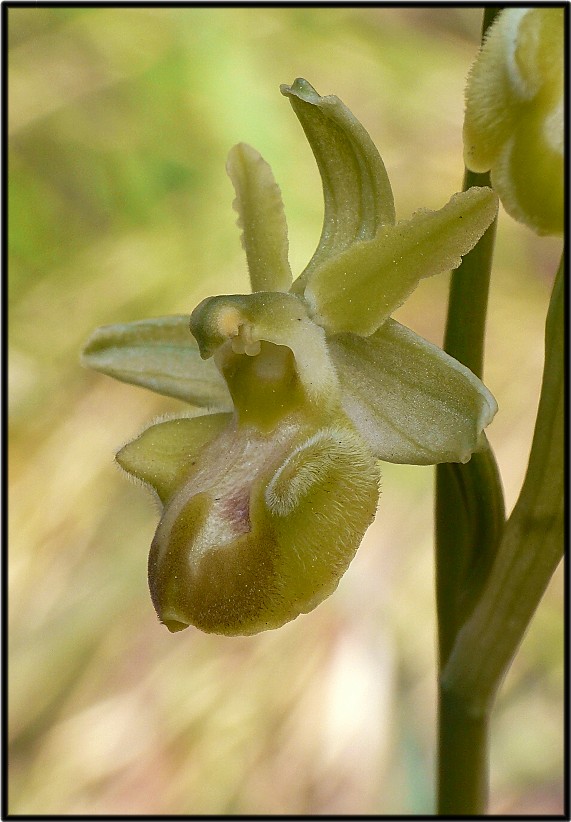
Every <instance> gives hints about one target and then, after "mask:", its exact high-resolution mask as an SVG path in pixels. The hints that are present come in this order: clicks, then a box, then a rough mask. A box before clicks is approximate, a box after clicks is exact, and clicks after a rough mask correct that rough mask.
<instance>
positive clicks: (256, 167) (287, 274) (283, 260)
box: [226, 143, 292, 291]
mask: <svg viewBox="0 0 571 822" xmlns="http://www.w3.org/2000/svg"><path fill="white" fill-rule="evenodd" d="M226 169H227V171H228V175H229V177H230V179H231V180H232V184H233V186H234V189H235V191H236V199H235V200H234V208H235V210H236V211H237V213H238V226H239V227H240V228H241V229H242V246H243V248H244V250H245V252H246V258H247V261H248V270H249V272H250V283H251V286H252V291H288V290H289V288H290V286H291V281H292V276H291V269H290V266H289V262H288V240H287V223H286V218H285V214H284V207H283V202H282V197H281V193H280V189H279V187H278V185H277V183H276V181H275V180H274V176H273V174H272V170H271V168H270V166H269V165H268V163H266V161H265V160H264V159H263V158H262V156H261V155H260V154H258V152H257V151H256V150H255V149H253V148H252V147H251V146H249V145H247V144H246V143H238V145H236V146H234V148H233V149H232V150H231V151H230V154H229V155H228V162H227V164H226Z"/></svg>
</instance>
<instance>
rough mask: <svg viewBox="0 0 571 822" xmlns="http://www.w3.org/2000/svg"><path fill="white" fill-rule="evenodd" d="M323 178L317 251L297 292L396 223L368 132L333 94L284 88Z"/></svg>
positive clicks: (302, 86) (299, 83)
mask: <svg viewBox="0 0 571 822" xmlns="http://www.w3.org/2000/svg"><path fill="white" fill-rule="evenodd" d="M280 90H281V92H282V94H284V95H285V96H287V97H288V98H289V100H290V103H291V105H292V108H293V110H294V112H295V113H296V115H297V117H298V119H299V121H300V123H301V125H302V127H303V130H304V131H305V135H306V137H307V139H308V141H309V143H310V145H311V148H312V151H313V153H314V155H315V159H316V162H317V165H318V168H319V173H320V175H321V181H322V184H323V197H324V204H325V212H324V218H323V229H322V232H321V237H320V240H319V244H318V246H317V249H316V251H315V253H314V255H313V257H312V258H311V260H310V261H309V263H308V265H307V266H306V268H305V270H304V272H303V273H302V274H301V276H300V277H299V278H298V279H297V280H296V281H295V283H294V285H293V290H294V291H296V292H298V293H299V292H301V291H302V290H303V285H304V283H305V281H306V279H307V277H308V275H309V274H310V272H311V271H312V270H313V269H314V268H315V267H316V266H317V265H319V263H321V262H322V261H324V260H326V259H328V258H329V257H330V256H331V255H334V254H338V253H339V252H341V251H342V250H343V249H344V248H347V247H348V246H350V245H351V244H352V243H354V242H357V241H360V240H366V239H370V238H371V237H374V236H375V233H376V231H377V229H378V228H379V226H381V225H383V224H385V223H394V221H395V211H394V200H393V194H392V190H391V186H390V182H389V179H388V176H387V172H386V170H385V167H384V164H383V161H382V159H381V157H380V155H379V153H378V151H377V149H376V147H375V145H374V143H373V141H372V140H371V138H370V136H369V134H368V133H367V131H366V130H365V128H364V127H363V126H362V125H361V123H360V122H359V121H358V120H357V118H356V117H355V116H354V115H353V114H352V113H351V111H349V109H348V108H347V107H346V106H345V105H344V104H343V103H342V102H341V100H339V98H338V97H335V96H334V95H329V96H327V97H321V96H320V95H319V94H318V93H317V92H316V90H315V89H314V88H313V87H312V86H311V85H310V84H309V83H308V82H307V81H306V80H303V79H301V78H298V79H297V80H296V81H295V82H294V83H293V85H291V86H287V85H282V86H281V87H280Z"/></svg>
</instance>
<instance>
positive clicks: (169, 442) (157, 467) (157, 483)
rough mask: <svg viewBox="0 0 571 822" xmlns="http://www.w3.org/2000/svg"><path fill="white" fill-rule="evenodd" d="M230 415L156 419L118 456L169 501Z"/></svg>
mask: <svg viewBox="0 0 571 822" xmlns="http://www.w3.org/2000/svg"><path fill="white" fill-rule="evenodd" d="M231 419H232V414H230V413H220V414H204V415H203V416H199V417H177V418H175V419H172V420H166V421H164V422H158V423H155V424H154V425H151V426H149V427H148V428H146V429H145V430H144V431H143V433H142V434H140V435H139V436H138V437H137V438H136V439H134V440H132V441H131V442H129V443H127V445H125V446H123V448H121V450H120V451H118V452H117V455H116V457H115V458H116V460H117V462H118V463H119V465H120V466H121V468H123V470H124V471H126V472H127V473H128V474H131V476H133V477H136V478H137V479H139V480H141V481H142V482H144V483H145V484H146V485H150V486H151V487H152V488H154V489H155V491H156V492H157V494H158V496H159V499H160V500H161V502H163V503H166V502H167V501H168V499H169V498H170V497H171V496H172V495H173V494H174V493H175V492H176V491H177V490H178V488H179V487H180V485H181V484H182V483H183V481H184V479H185V477H186V476H187V475H188V474H189V473H190V472H191V471H192V469H193V466H194V465H195V463H196V456H197V454H198V453H199V452H200V450H201V449H202V448H203V447H204V446H205V445H206V444H207V443H209V442H211V440H213V439H214V437H216V436H217V435H218V434H219V433H220V432H221V431H222V430H223V429H224V428H225V427H226V426H227V425H228V424H229V422H230V420H231Z"/></svg>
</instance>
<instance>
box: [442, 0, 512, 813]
mask: <svg viewBox="0 0 571 822" xmlns="http://www.w3.org/2000/svg"><path fill="white" fill-rule="evenodd" d="M499 11H500V9H498V8H487V9H486V10H485V11H484V21H483V27H482V38H483V37H484V35H485V32H486V30H487V28H488V26H489V25H491V23H492V22H493V19H494V18H495V16H496V14H497V13H498V12H499ZM473 185H490V179H489V174H474V173H472V172H470V171H466V173H465V177H464V190H467V189H468V188H470V187H471V186H473ZM495 232H496V223H495V222H494V223H493V224H492V225H491V226H490V228H489V229H488V230H487V231H486V233H485V234H484V236H483V237H482V238H481V240H480V241H479V242H478V244H477V245H476V246H475V248H474V249H473V250H472V251H471V252H470V253H469V254H467V255H466V256H465V257H464V258H463V260H462V264H461V265H460V267H459V268H458V269H456V271H454V272H453V274H452V279H451V285H450V299H449V305H448V317H447V325H446V333H445V340H444V349H445V350H446V351H447V352H448V353H449V354H451V355H452V356H453V357H455V358H456V359H458V360H459V361H460V362H462V363H463V364H464V365H467V366H468V368H470V369H471V370H472V371H473V372H474V373H475V374H476V375H477V376H479V377H481V376H482V372H483V357H484V353H483V352H484V337H485V327H486V313H487V306H488V291H489V282H490V274H491V267H492V257H493V249H494V241H495ZM504 519H505V513H504V501H503V493H502V488H501V482H500V477H499V472H498V468H497V465H496V462H495V459H494V455H493V453H492V451H491V449H490V448H489V446H488V447H486V449H485V450H484V451H482V452H480V453H478V454H475V455H474V456H473V457H472V459H471V460H470V462H468V463H467V464H466V465H460V464H458V465H457V464H444V465H439V466H438V467H437V471H436V509H435V525H436V605H437V618H438V655H439V661H438V665H439V698H438V787H437V796H438V799H437V803H438V813H439V814H451V815H460V814H470V815H477V814H482V813H484V812H485V810H486V806H487V795H488V786H487V783H488V719H487V716H485V715H480V716H473V715H472V714H471V713H470V707H469V704H468V703H466V702H465V701H463V700H462V699H458V698H457V697H456V696H455V695H454V694H450V693H449V692H448V691H447V690H446V689H445V688H444V687H443V685H442V672H443V670H444V668H445V665H446V662H447V660H448V657H449V655H450V653H451V651H452V647H453V645H454V643H455V640H456V637H457V635H458V632H459V630H460V628H461V626H462V624H463V623H464V622H465V620H466V618H467V616H468V615H469V613H470V611H471V610H472V608H473V605H474V603H475V602H476V601H477V598H478V593H479V591H480V590H481V588H482V585H483V584H484V582H485V579H486V577H487V574H488V571H489V569H490V567H491V565H492V562H493V559H494V556H495V553H496V548H497V545H498V542H499V539H500V537H501V533H502V529H503V524H504Z"/></svg>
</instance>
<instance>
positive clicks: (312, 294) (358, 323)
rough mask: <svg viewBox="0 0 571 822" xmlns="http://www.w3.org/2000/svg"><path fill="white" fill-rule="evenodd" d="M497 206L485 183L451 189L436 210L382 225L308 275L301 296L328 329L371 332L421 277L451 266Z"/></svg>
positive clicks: (494, 212) (494, 214)
mask: <svg viewBox="0 0 571 822" xmlns="http://www.w3.org/2000/svg"><path fill="white" fill-rule="evenodd" d="M497 210H498V198H497V196H496V195H495V194H494V192H493V191H492V190H491V189H489V188H476V187H474V188H471V189H469V190H468V191H465V192H461V193H459V194H455V195H454V196H453V197H452V199H451V200H450V201H449V202H448V203H447V204H446V205H445V206H444V207H443V208H441V209H440V210H439V211H428V210H423V211H417V212H416V214H413V216H412V217H411V219H410V220H406V221H402V222H399V223H397V224H396V225H394V226H383V227H381V228H380V229H379V232H378V234H377V236H376V237H375V238H374V239H373V240H367V241H365V242H361V243H355V244H354V245H352V246H351V247H350V248H348V249H346V250H345V251H343V252H342V253H341V254H339V255H337V256H336V257H334V258H333V259H331V260H327V261H325V262H323V263H322V264H321V265H320V266H319V267H318V268H317V269H316V270H314V272H313V273H312V274H311V276H310V278H309V281H308V285H307V288H306V290H305V298H306V300H307V302H308V304H309V306H310V308H311V309H312V311H313V319H314V320H315V322H317V323H319V325H322V326H323V327H324V328H325V329H326V331H329V332H334V333H336V332H344V331H351V332H353V333H355V334H362V335H364V336H367V335H369V334H372V333H373V332H374V331H376V330H377V328H379V326H380V325H381V324H382V323H383V322H385V320H386V319H387V318H388V317H389V316H390V315H391V314H392V313H393V311H395V309H396V308H398V307H399V306H400V305H401V304H402V303H403V302H404V301H405V299H406V298H407V297H408V296H409V295H410V294H411V292H412V291H414V289H415V288H416V286H417V285H418V282H419V281H420V280H421V279H422V278H424V277H431V276H433V275H434V274H439V273H441V272H443V271H448V270H450V269H452V268H456V267H457V266H458V265H459V264H460V258H461V256H462V255H463V254H466V253H467V252H468V251H470V249H472V248H473V247H474V246H475V245H476V243H477V242H478V240H479V239H480V237H481V236H482V234H483V233H484V231H485V230H486V229H487V227H488V226H489V225H490V223H491V222H492V221H493V219H494V218H495V216H496V213H497Z"/></svg>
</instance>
